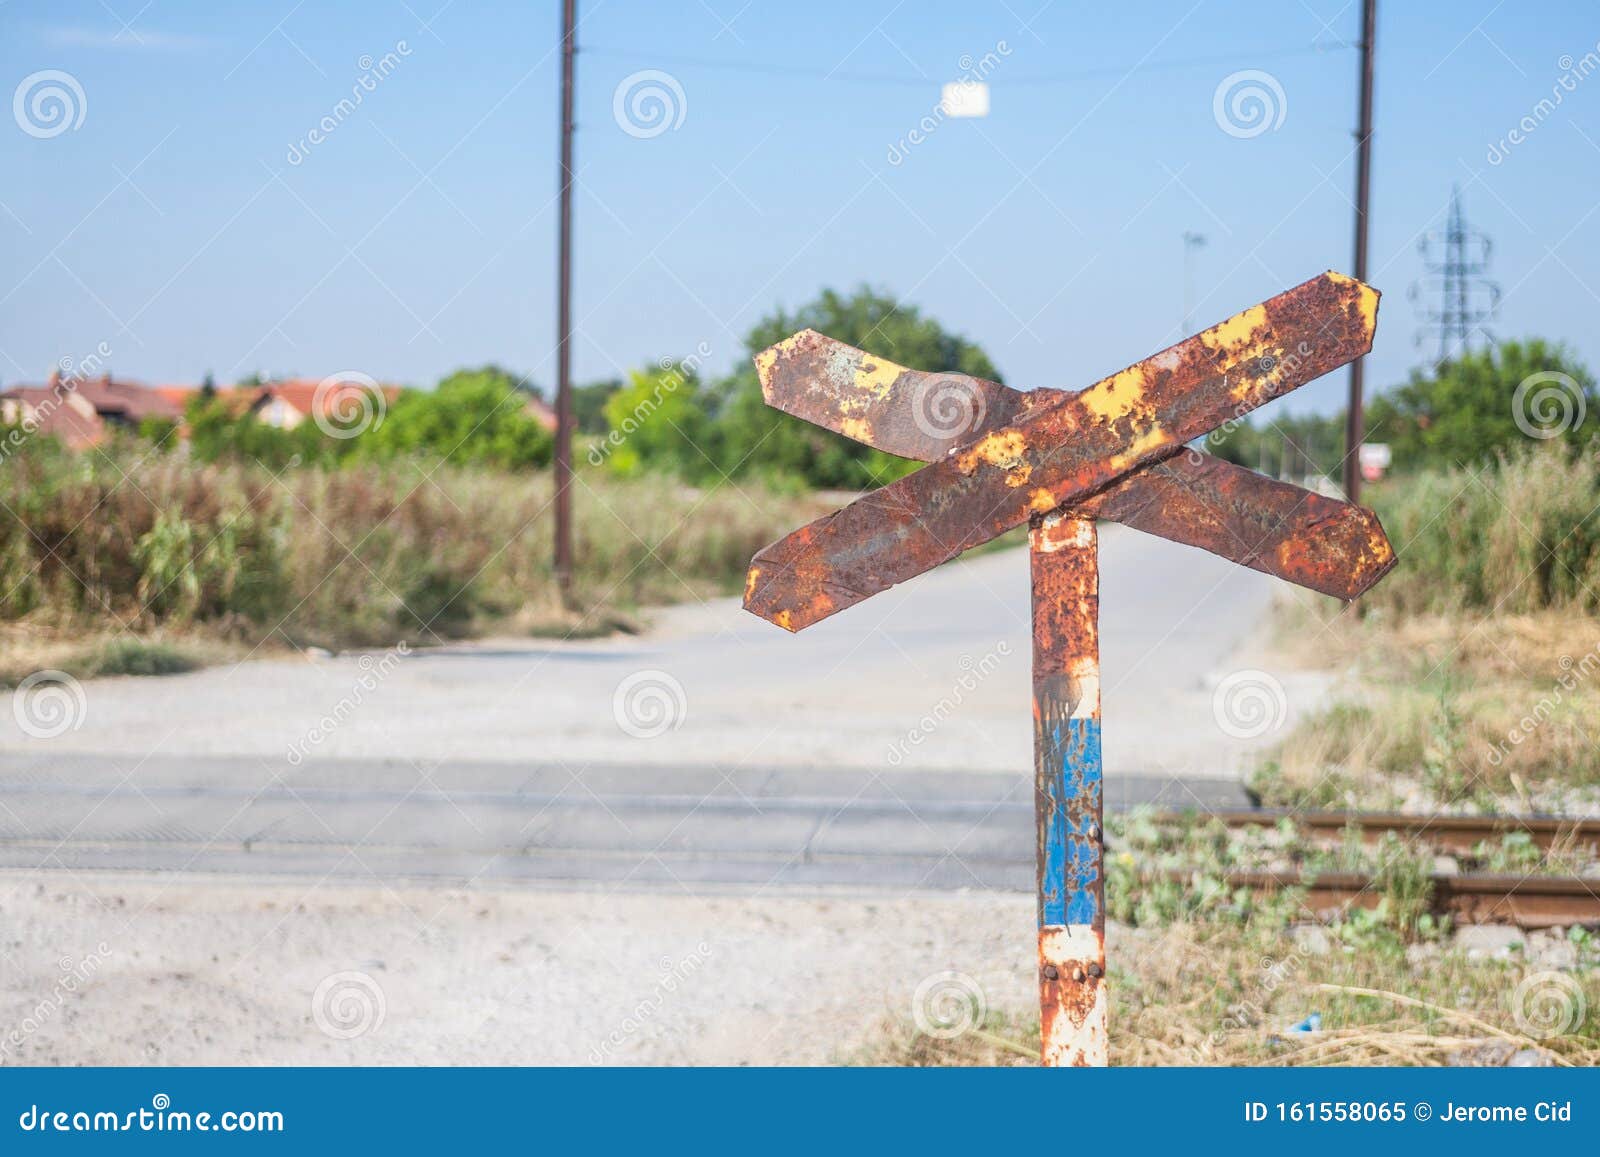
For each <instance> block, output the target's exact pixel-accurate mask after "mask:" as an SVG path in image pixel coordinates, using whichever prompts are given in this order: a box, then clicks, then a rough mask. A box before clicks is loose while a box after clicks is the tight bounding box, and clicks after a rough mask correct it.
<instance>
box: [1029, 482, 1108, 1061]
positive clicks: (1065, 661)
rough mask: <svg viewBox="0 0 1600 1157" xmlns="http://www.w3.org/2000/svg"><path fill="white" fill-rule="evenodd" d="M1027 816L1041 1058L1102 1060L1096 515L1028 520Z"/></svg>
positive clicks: (1104, 1014) (1105, 1002) (1105, 1047)
mask: <svg viewBox="0 0 1600 1157" xmlns="http://www.w3.org/2000/svg"><path fill="white" fill-rule="evenodd" d="M1028 555H1029V560H1030V563H1031V569H1032V572H1033V759H1034V821H1035V823H1036V824H1037V825H1038V879H1039V895H1038V901H1039V1037H1040V1040H1039V1060H1040V1063H1041V1064H1043V1065H1046V1066H1057V1065H1078V1066H1099V1065H1104V1064H1106V1061H1107V1050H1108V1046H1109V1039H1110V1037H1109V1033H1108V1028H1107V1023H1106V1021H1107V1008H1108V1006H1109V1004H1110V1001H1109V999H1108V996H1107V993H1106V981H1105V975H1106V936H1105V929H1106V924H1105V869H1104V849H1105V839H1104V833H1103V830H1102V824H1103V819H1104V816H1103V810H1102V809H1103V798H1102V791H1101V756H1100V560H1099V534H1098V533H1097V531H1096V529H1095V522H1094V519H1093V518H1085V517H1082V516H1079V515H1076V514H1074V513H1072V512H1071V511H1060V510H1058V511H1054V512H1052V513H1050V514H1044V515H1036V516H1035V517H1034V518H1033V520H1032V522H1031V523H1030V525H1029V528H1028Z"/></svg>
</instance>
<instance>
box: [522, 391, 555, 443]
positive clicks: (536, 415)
mask: <svg viewBox="0 0 1600 1157" xmlns="http://www.w3.org/2000/svg"><path fill="white" fill-rule="evenodd" d="M522 411H523V413H525V414H527V415H528V417H530V418H532V419H533V420H534V421H535V422H538V423H539V425H541V426H543V427H544V428H545V429H546V430H549V431H550V432H551V433H554V432H555V428H556V412H555V409H554V408H553V407H552V406H551V405H550V403H549V402H547V401H545V400H544V399H543V398H541V397H540V396H539V395H538V394H535V393H533V392H532V391H531V390H530V391H529V392H528V400H527V402H526V403H524V404H523V407H522Z"/></svg>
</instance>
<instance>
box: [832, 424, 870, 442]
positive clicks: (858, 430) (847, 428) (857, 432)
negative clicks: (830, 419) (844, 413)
mask: <svg viewBox="0 0 1600 1157" xmlns="http://www.w3.org/2000/svg"><path fill="white" fill-rule="evenodd" d="M839 433H841V434H843V435H844V436H845V437H846V438H853V439H855V440H856V441H857V442H865V443H867V444H868V445H871V444H872V423H871V422H869V421H867V420H866V419H865V418H845V419H844V420H843V421H841V422H840V423H839Z"/></svg>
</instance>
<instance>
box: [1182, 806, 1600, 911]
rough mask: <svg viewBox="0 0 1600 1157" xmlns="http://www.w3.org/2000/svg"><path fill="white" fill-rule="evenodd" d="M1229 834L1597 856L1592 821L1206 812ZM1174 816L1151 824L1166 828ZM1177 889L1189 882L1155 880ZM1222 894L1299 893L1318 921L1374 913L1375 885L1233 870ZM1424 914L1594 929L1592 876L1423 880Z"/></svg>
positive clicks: (1599, 882)
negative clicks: (1285, 833)
mask: <svg viewBox="0 0 1600 1157" xmlns="http://www.w3.org/2000/svg"><path fill="white" fill-rule="evenodd" d="M1209 814H1211V815H1214V816H1215V817H1216V818H1217V819H1219V820H1221V821H1222V822H1223V823H1225V824H1226V825H1227V826H1228V827H1230V828H1243V827H1251V826H1267V827H1270V826H1273V825H1275V824H1277V823H1278V822H1279V821H1280V820H1283V819H1289V820H1292V821H1293V822H1294V823H1295V824H1296V825H1297V826H1299V827H1300V828H1301V829H1302V830H1304V831H1307V832H1308V833H1310V834H1312V835H1315V836H1321V837H1324V838H1328V839H1336V838H1342V837H1343V836H1344V834H1345V833H1346V832H1347V831H1349V830H1350V828H1351V827H1354V828H1356V829H1357V830H1359V831H1360V833H1361V837H1362V839H1363V840H1364V841H1366V842H1373V841H1376V840H1379V839H1382V838H1383V836H1384V835H1386V834H1389V833H1393V834H1395V835H1399V836H1403V837H1408V838H1416V839H1420V840H1425V841H1427V842H1428V843H1429V844H1431V845H1433V846H1435V847H1437V848H1439V849H1440V850H1442V851H1449V852H1453V853H1457V854H1470V853H1472V852H1474V851H1475V850H1476V849H1478V847H1479V846H1480V845H1481V844H1484V843H1488V844H1491V845H1492V844H1494V843H1496V842H1498V841H1499V840H1501V839H1502V838H1503V837H1504V836H1506V835H1508V834H1511V833H1515V832H1521V833H1525V834H1526V835H1527V836H1528V837H1529V838H1530V840H1531V841H1532V842H1533V844H1534V845H1535V846H1536V847H1538V848H1540V849H1541V850H1544V851H1550V850H1553V849H1560V850H1562V851H1565V852H1570V853H1577V854H1587V855H1589V856H1591V857H1600V820H1595V819H1570V818H1566V817H1561V816H1543V815H1535V816H1413V815H1402V814H1399V813H1393V812H1343V811H1327V812H1291V811H1284V810H1275V809H1265V808H1263V809H1254V810H1240V811H1219V812H1214V813H1209ZM1177 818H1179V815H1178V813H1174V812H1167V813H1163V814H1162V815H1161V816H1158V817H1157V819H1158V822H1159V821H1161V820H1166V821H1172V820H1175V819H1177ZM1162 875H1164V876H1165V877H1166V878H1167V879H1170V880H1175V881H1178V882H1182V881H1184V880H1186V879H1188V878H1191V876H1192V873H1190V872H1187V871H1185V870H1183V869H1172V870H1169V871H1167V872H1165V873H1162ZM1222 880H1223V882H1224V883H1225V884H1226V885H1227V887H1229V888H1230V889H1234V890H1237V889H1244V890H1247V891H1251V892H1255V893H1270V892H1279V891H1283V890H1284V889H1286V888H1303V889H1304V890H1305V894H1306V896H1305V904H1306V907H1307V908H1308V909H1309V910H1310V911H1311V912H1312V913H1315V914H1316V915H1317V917H1318V918H1320V919H1328V918H1332V917H1336V916H1338V915H1339V914H1340V913H1342V912H1345V911H1347V910H1349V909H1350V908H1374V907H1376V906H1377V905H1378V903H1379V901H1380V900H1381V899H1382V897H1383V888H1382V886H1381V885H1380V883H1379V882H1378V881H1377V879H1376V878H1375V877H1374V876H1373V875H1372V874H1371V873H1366V872H1322V873H1311V872H1297V871H1232V872H1226V873H1224V874H1223V876H1222ZM1429 885H1430V886H1429V904H1428V908H1429V911H1431V912H1432V914H1433V915H1435V916H1441V917H1444V916H1448V917H1449V918H1450V919H1451V920H1452V921H1453V922H1454V923H1456V924H1458V925H1462V924H1511V925H1515V926H1517V927H1519V928H1530V929H1532V928H1554V927H1566V926H1571V925H1574V924H1586V925H1600V876H1571V875H1564V876H1558V875H1525V874H1521V873H1504V872H1494V873H1491V872H1465V873H1458V872H1435V873H1433V874H1432V876H1431V877H1430V879H1429Z"/></svg>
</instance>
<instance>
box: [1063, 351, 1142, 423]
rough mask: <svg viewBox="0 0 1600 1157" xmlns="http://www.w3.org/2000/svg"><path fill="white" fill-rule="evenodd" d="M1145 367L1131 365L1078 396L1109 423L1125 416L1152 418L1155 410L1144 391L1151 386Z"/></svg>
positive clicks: (1093, 414)
mask: <svg viewBox="0 0 1600 1157" xmlns="http://www.w3.org/2000/svg"><path fill="white" fill-rule="evenodd" d="M1149 381H1150V379H1149V377H1148V376H1147V375H1146V373H1145V370H1144V366H1143V365H1137V366H1129V367H1128V368H1127V369H1125V370H1121V371H1119V372H1118V373H1115V374H1112V375H1111V376H1110V377H1109V378H1104V379H1102V380H1100V381H1098V382H1096V383H1095V384H1094V385H1092V386H1090V387H1089V388H1088V389H1087V390H1085V391H1083V393H1081V394H1079V395H1078V400H1079V401H1080V402H1082V403H1083V407H1084V409H1086V410H1088V411H1089V413H1090V414H1091V415H1092V416H1093V417H1095V418H1097V419H1099V420H1100V421H1102V422H1105V423H1107V424H1108V425H1109V424H1110V423H1112V422H1116V421H1118V420H1119V419H1121V418H1124V417H1130V416H1131V417H1132V418H1134V420H1136V421H1137V420H1138V419H1139V418H1141V417H1149V416H1150V415H1151V414H1152V413H1153V411H1152V410H1151V408H1150V405H1149V404H1148V403H1147V402H1145V401H1144V390H1145V387H1146V386H1147V385H1149Z"/></svg>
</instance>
